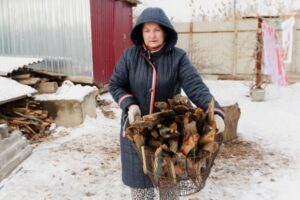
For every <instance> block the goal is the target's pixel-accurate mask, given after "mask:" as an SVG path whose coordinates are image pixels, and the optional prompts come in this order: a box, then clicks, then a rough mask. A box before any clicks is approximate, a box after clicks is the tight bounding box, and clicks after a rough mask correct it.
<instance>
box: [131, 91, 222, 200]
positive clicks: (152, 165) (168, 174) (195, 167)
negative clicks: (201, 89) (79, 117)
mask: <svg viewBox="0 0 300 200" xmlns="http://www.w3.org/2000/svg"><path fill="white" fill-rule="evenodd" d="M155 106H156V107H157V108H158V109H159V110H160V112H156V113H154V114H150V115H146V116H143V119H142V120H141V121H138V122H135V123H133V124H131V125H130V126H129V127H128V128H127V129H126V136H127V138H128V139H129V140H130V141H132V142H133V144H134V146H135V147H136V149H137V151H138V153H139V156H140V158H141V160H142V162H143V170H144V173H146V174H148V175H149V176H150V178H151V180H152V182H153V184H154V186H156V187H162V185H169V186H170V185H173V186H174V188H175V189H176V191H177V193H178V194H179V195H187V194H191V193H194V192H197V191H199V190H200V189H202V188H203V187H204V183H205V180H206V178H207V176H208V174H209V172H210V169H211V166H212V164H213V161H214V158H215V157H216V155H217V153H218V150H219V146H220V144H221V143H222V138H221V135H218V136H217V137H216V125H215V121H214V101H213V100H212V101H211V102H210V104H209V108H208V110H207V111H206V112H205V111H204V110H202V109H201V108H194V107H193V106H192V105H191V103H190V102H189V100H188V99H187V97H184V96H180V95H178V96H176V97H175V98H174V99H168V102H156V103H155Z"/></svg>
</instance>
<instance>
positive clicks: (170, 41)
mask: <svg viewBox="0 0 300 200" xmlns="http://www.w3.org/2000/svg"><path fill="white" fill-rule="evenodd" d="M145 22H155V23H158V24H159V25H160V26H161V28H162V29H163V30H164V32H165V33H166V35H167V36H166V38H165V42H166V45H167V46H169V47H174V46H175V45H176V43H177V39H178V36H177V32H176V31H175V29H174V27H173V25H172V24H171V22H170V20H169V18H168V17H167V15H166V14H165V12H164V11H163V10H162V9H161V8H146V9H145V10H144V11H143V12H142V13H141V15H140V16H139V18H138V20H137V22H136V24H135V26H134V27H133V29H132V31H131V35H130V38H131V41H132V42H133V44H135V45H141V44H143V35H142V27H143V24H144V23H145Z"/></svg>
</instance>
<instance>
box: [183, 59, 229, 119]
mask: <svg viewBox="0 0 300 200" xmlns="http://www.w3.org/2000/svg"><path fill="white" fill-rule="evenodd" d="M179 80H180V81H181V84H182V89H183V90H184V92H185V93H186V95H187V96H188V98H189V99H190V100H191V101H192V102H193V103H194V104H195V105H196V106H197V107H200V108H202V109H204V110H206V109H207V108H208V104H209V102H210V101H211V99H212V98H214V97H213V96H212V94H211V93H210V91H209V89H208V87H207V86H206V84H205V83H204V82H203V80H202V78H201V76H200V75H199V73H198V72H197V70H196V69H195V67H194V66H193V65H192V63H191V62H190V60H189V58H188V57H187V55H186V54H184V55H183V56H182V58H181V60H180V62H179ZM215 114H218V115H220V116H221V117H222V118H223V119H224V110H223V109H222V107H221V106H220V105H219V103H218V102H217V101H215Z"/></svg>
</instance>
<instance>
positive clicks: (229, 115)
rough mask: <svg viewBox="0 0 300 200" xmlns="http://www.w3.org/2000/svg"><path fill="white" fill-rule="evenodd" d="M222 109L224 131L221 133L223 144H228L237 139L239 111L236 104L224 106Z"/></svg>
mask: <svg viewBox="0 0 300 200" xmlns="http://www.w3.org/2000/svg"><path fill="white" fill-rule="evenodd" d="M223 109H224V111H225V130H224V132H223V136H224V142H229V141H231V140H233V139H235V138H237V125H238V121H239V118H240V115H241V111H240V107H239V105H238V104H237V103H235V104H233V105H229V106H224V107H223Z"/></svg>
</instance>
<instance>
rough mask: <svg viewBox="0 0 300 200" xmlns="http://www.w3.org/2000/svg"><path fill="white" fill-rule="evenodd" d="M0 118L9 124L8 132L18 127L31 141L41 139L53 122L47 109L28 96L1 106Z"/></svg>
mask: <svg viewBox="0 0 300 200" xmlns="http://www.w3.org/2000/svg"><path fill="white" fill-rule="evenodd" d="M0 118H2V119H3V120H5V121H6V122H7V123H8V124H9V132H12V131H13V130H15V129H19V130H20V131H21V132H22V133H23V134H24V135H25V136H26V138H27V139H30V140H31V141H32V142H37V141H41V140H43V138H45V136H46V135H47V132H48V131H49V128H50V125H51V123H52V122H53V120H52V118H51V117H50V116H49V114H48V111H47V110H45V109H43V108H42V106H41V105H40V103H39V102H37V101H34V100H33V99H30V98H26V99H22V100H18V101H14V102H11V103H8V104H6V105H5V106H2V107H1V108H0Z"/></svg>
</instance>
